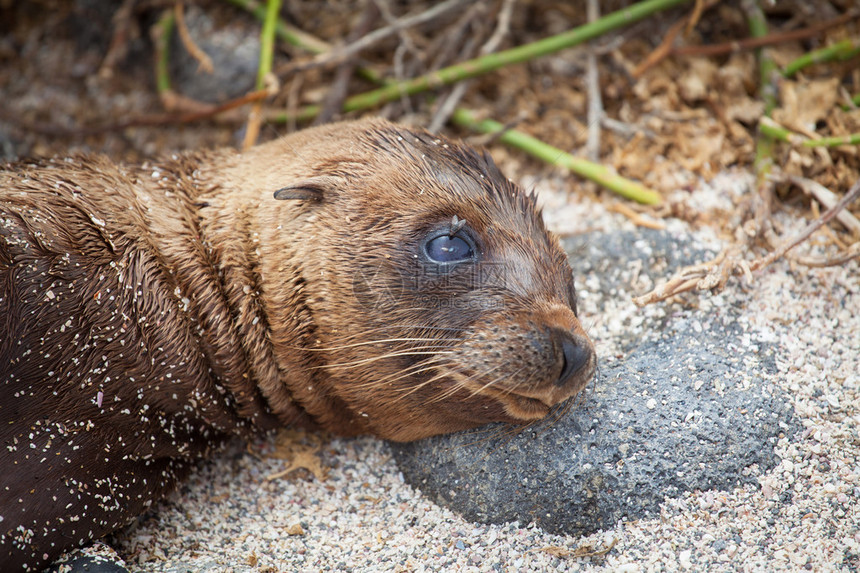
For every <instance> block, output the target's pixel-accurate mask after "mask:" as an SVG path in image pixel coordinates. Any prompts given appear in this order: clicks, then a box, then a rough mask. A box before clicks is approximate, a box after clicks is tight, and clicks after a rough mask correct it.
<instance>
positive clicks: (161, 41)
mask: <svg viewBox="0 0 860 573" xmlns="http://www.w3.org/2000/svg"><path fill="white" fill-rule="evenodd" d="M175 25H176V17H175V16H174V15H173V10H172V9H167V10H165V11H164V13H162V15H161V18H159V19H158V22H157V23H156V30H157V32H156V38H155V40H156V52H157V58H158V59H157V61H156V62H155V87H156V90H157V91H158V93H159V94H166V93H168V92H169V91H170V90H171V87H170V37H171V35H172V34H173V27H174V26H175Z"/></svg>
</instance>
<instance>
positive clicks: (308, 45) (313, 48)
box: [227, 0, 331, 54]
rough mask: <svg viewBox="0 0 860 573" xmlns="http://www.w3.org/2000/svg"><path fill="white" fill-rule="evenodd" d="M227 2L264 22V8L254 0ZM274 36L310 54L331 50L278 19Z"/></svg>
mask: <svg viewBox="0 0 860 573" xmlns="http://www.w3.org/2000/svg"><path fill="white" fill-rule="evenodd" d="M227 2H229V3H230V4H233V5H234V6H236V7H238V8H241V9H242V10H245V11H246V12H249V13H251V14H252V15H253V16H254V17H255V18H257V19H258V20H260V21H265V20H266V8H265V7H264V6H262V5H261V4H260V3H259V2H256V1H255V0H227ZM275 34H277V36H278V38H280V39H281V40H283V41H285V42H287V43H288V44H290V45H293V46H296V47H298V48H302V49H303V50H307V51H308V52H310V53H312V54H322V53H324V52H328V51H329V50H330V49H331V46H329V45H328V44H327V43H325V42H323V41H322V40H320V39H319V38H315V37H314V36H311V35H310V34H307V33H305V32H303V31H301V30H299V29H298V28H295V27H293V26H290V25H289V24H286V23H284V21H283V20H281V19H280V18H278V19H277V22H276V23H275Z"/></svg>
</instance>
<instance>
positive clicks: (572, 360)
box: [552, 328, 593, 386]
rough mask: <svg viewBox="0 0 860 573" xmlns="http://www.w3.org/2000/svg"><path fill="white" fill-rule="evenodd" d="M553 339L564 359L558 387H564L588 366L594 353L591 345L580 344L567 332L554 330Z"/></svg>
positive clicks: (558, 329)
mask: <svg viewBox="0 0 860 573" xmlns="http://www.w3.org/2000/svg"><path fill="white" fill-rule="evenodd" d="M552 337H553V340H554V342H555V347H556V348H557V349H558V351H560V352H561V358H562V364H561V374H559V375H558V380H557V381H556V386H564V385H566V384H567V383H568V382H570V380H571V378H573V377H574V376H576V374H577V373H578V372H580V371H581V370H582V369H583V368H585V367H586V366H587V365H588V363H589V362H590V361H591V355H592V353H593V351H592V349H591V346H590V345H588V344H583V343H582V342H579V341H578V340H577V339H576V338H575V337H574V335H573V334H572V333H570V332H568V331H566V330H562V329H560V328H553V329H552Z"/></svg>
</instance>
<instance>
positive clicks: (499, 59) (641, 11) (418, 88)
mask: <svg viewBox="0 0 860 573" xmlns="http://www.w3.org/2000/svg"><path fill="white" fill-rule="evenodd" d="M230 1H234V0H230ZM688 1H689V0H645V1H643V2H639V3H637V4H633V5H632V6H629V7H627V8H624V9H622V10H619V11H617V12H613V13H612V14H609V15H607V16H604V17H603V18H600V19H599V20H595V21H594V22H591V23H589V24H585V25H583V26H580V27H578V28H574V29H573V30H569V31H567V32H564V33H562V34H558V35H556V36H551V37H549V38H544V39H542V40H538V41H537V42H532V43H530V44H524V45H522V46H517V47H516V48H511V49H510V50H505V51H502V52H496V53H494V54H487V55H485V56H481V57H479V58H475V59H472V60H468V61H466V62H461V63H459V64H455V65H453V66H449V67H447V68H443V69H441V70H437V71H435V72H431V73H429V74H426V75H424V76H421V77H418V78H413V79H411V80H405V81H402V82H397V83H393V84H390V85H386V86H384V87H381V88H379V89H376V90H372V91H369V92H365V93H363V94H358V95H355V96H352V97H350V98H347V99H346V100H345V101H344V104H343V108H342V111H343V112H351V111H359V110H363V109H369V108H372V107H376V106H379V105H382V104H384V103H388V102H390V101H394V100H396V99H399V98H401V97H403V96H406V95H414V94H416V93H420V92H423V91H427V90H430V89H434V88H439V87H442V86H446V85H449V84H452V83H455V82H458V81H462V80H466V79H469V78H474V77H476V76H480V75H483V74H487V73H490V72H492V71H495V70H498V69H499V68H503V67H505V66H510V65H512V64H518V63H522V62H526V61H529V60H533V59H535V58H539V57H541V56H546V55H548V54H553V53H555V52H558V51H560V50H563V49H565V48H570V47H572V46H576V45H578V44H581V43H583V42H587V41H589V40H591V39H593V38H596V37H598V36H600V35H602V34H605V33H607V32H609V31H612V30H615V29H617V28H621V27H623V26H626V25H628V24H632V23H633V22H636V21H638V20H641V19H642V18H645V17H647V16H650V15H651V14H654V13H655V12H659V11H661V10H665V9H667V8H670V7H672V6H676V5H678V4H683V3H685V2H688ZM319 111H320V108H319V106H315V105H314V106H306V107H304V108H302V109H301V110H299V111H298V113H297V114H296V115H295V116H294V117H289V116H287V114H282V115H280V116H278V117H276V118H273V120H274V121H279V122H286V121H288V120H289V119H294V120H298V121H303V120H308V119H312V118H314V117H316V115H317V114H318V113H319Z"/></svg>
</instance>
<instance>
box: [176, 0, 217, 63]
mask: <svg viewBox="0 0 860 573" xmlns="http://www.w3.org/2000/svg"><path fill="white" fill-rule="evenodd" d="M173 16H174V18H176V31H177V32H178V33H179V39H180V40H181V41H182V45H183V46H185V49H186V50H188V53H189V54H191V57H192V58H194V59H195V60H197V65H198V69H200V70H203V71H204V72H206V73H207V74H211V73H212V72H214V71H215V67H214V66H213V65H212V58H210V57H209V55H208V54H207V53H206V52H204V51H203V50H201V49H200V46H198V45H197V44H196V43H195V42H194V38H192V37H191V32H189V31H188V26H187V25H186V24H185V9H184V5H183V4H182V2H177V3H176V4H174V5H173Z"/></svg>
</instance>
